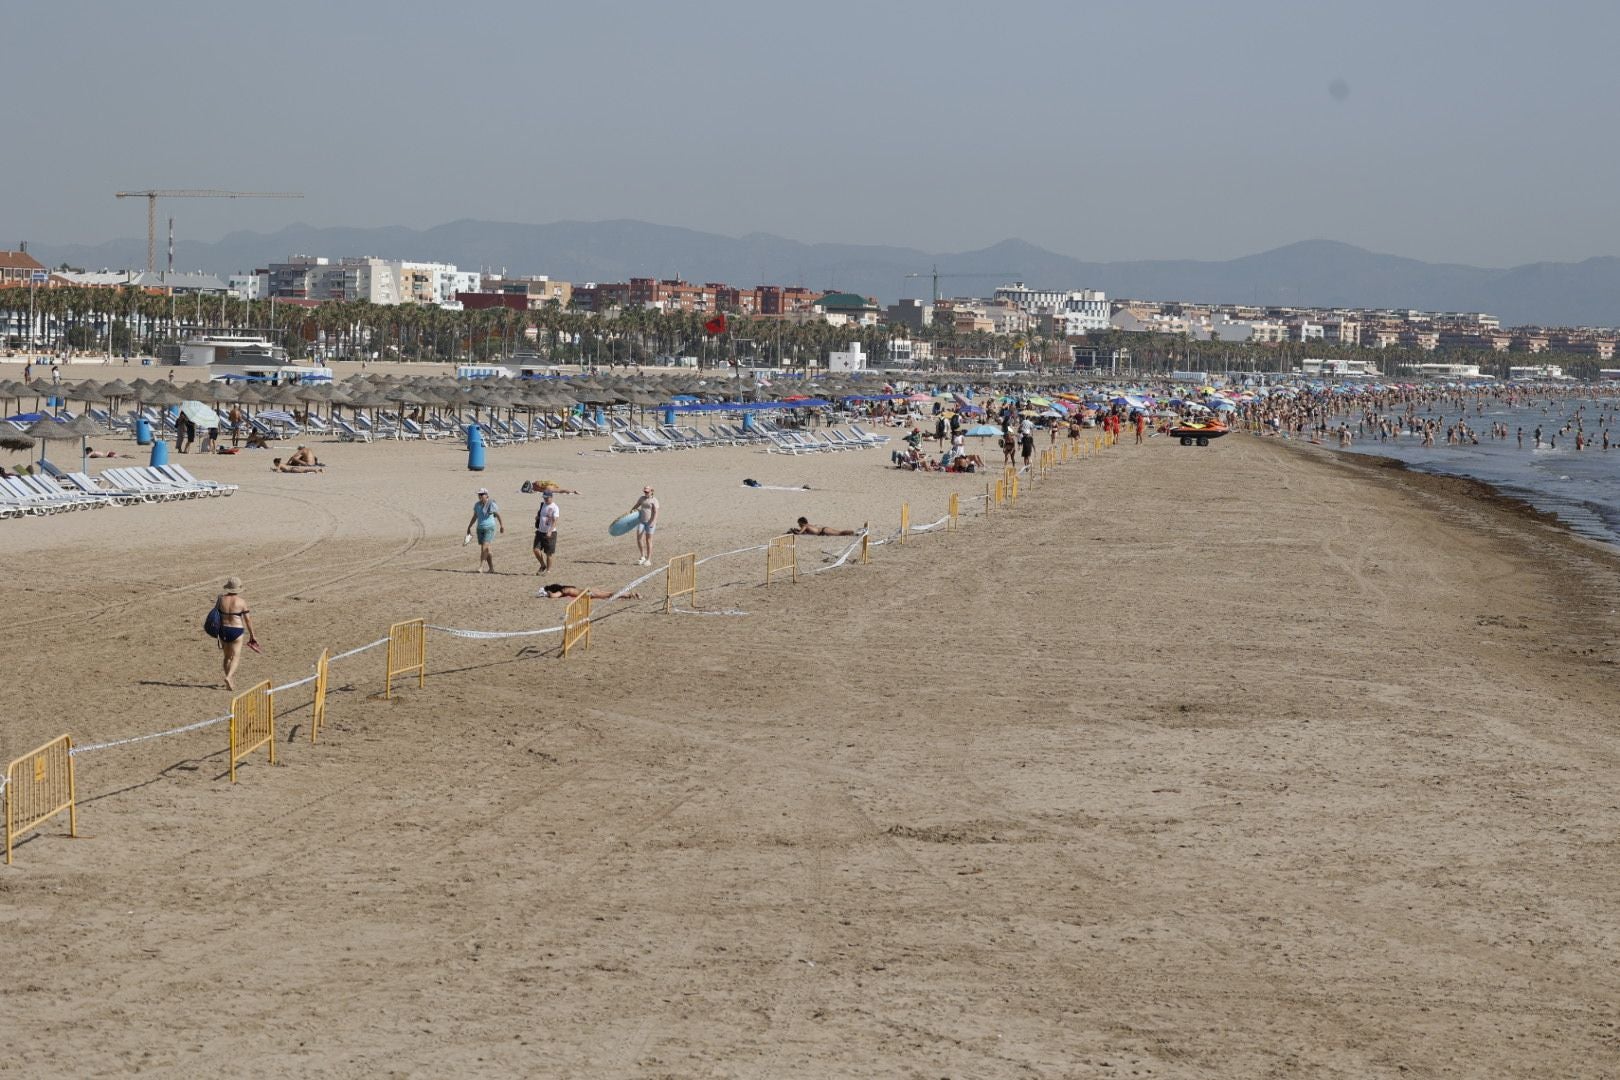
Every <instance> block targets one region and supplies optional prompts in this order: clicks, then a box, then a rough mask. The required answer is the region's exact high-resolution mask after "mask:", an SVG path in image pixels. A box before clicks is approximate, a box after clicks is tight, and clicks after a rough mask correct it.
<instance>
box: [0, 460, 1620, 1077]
mask: <svg viewBox="0 0 1620 1080" xmlns="http://www.w3.org/2000/svg"><path fill="white" fill-rule="evenodd" d="M599 445H600V444H599V443H594V442H590V441H581V442H564V443H552V444H547V445H544V446H539V447H523V448H507V449H495V450H492V451H491V454H490V469H489V470H488V471H487V472H486V473H484V474H482V475H481V476H476V477H475V476H473V475H471V474H469V473H467V472H466V470H465V468H464V467H463V466H464V456H463V453H462V452H460V451H457V450H455V449H454V448H451V447H447V446H443V445H418V444H406V445H373V446H340V445H337V444H320V445H318V446H317V449H318V450H319V452H320V453H321V454H322V456H323V457H325V458H326V459H327V460H329V461H331V462H333V469H332V471H331V472H329V473H327V474H325V475H322V476H277V475H272V474H271V473H269V472H268V471H267V469H266V460H267V456H268V455H262V454H261V455H253V456H250V455H242V456H240V457H238V458H236V459H204V460H199V459H189V460H187V459H181V460H186V463H187V464H189V465H191V466H192V468H193V471H195V472H197V473H199V474H200V475H202V476H205V477H209V478H214V479H222V480H232V481H235V482H238V483H241V484H243V490H242V491H241V492H240V493H238V494H237V495H236V496H234V497H232V498H230V499H212V500H205V501H195V502H190V503H183V504H178V505H164V506H154V507H137V508H128V509H109V510H103V511H90V512H84V513H78V514H69V515H59V516H57V517H55V518H51V519H48V520H41V521H20V522H19V521H12V522H5V523H0V544H3V548H4V551H5V553H6V564H7V566H8V568H9V570H10V572H9V574H8V575H7V577H6V581H5V584H4V586H3V587H0V588H3V590H4V591H3V593H0V595H3V596H4V599H5V605H4V609H3V610H4V613H5V617H4V619H3V620H0V654H3V655H4V656H6V657H7V658H9V659H10V661H11V662H10V663H9V664H8V665H7V666H8V670H9V672H10V674H9V675H8V677H7V679H6V684H5V685H6V689H5V694H4V699H3V700H4V708H3V711H0V718H3V719H0V754H3V755H4V756H6V757H7V758H9V757H10V756H12V755H14V754H16V753H20V752H22V751H23V750H25V749H27V748H28V747H30V746H32V745H34V744H35V743H37V742H39V741H42V740H43V739H45V738H49V737H51V736H53V735H56V734H59V733H60V732H62V731H64V730H65V731H70V732H71V733H72V734H73V735H74V737H75V738H76V739H77V740H79V741H80V742H82V743H88V742H93V741H96V740H102V739H110V738H118V737H122V736H127V735H134V734H139V733H143V732H148V731H154V730H157V729H160V728H163V727H167V726H170V725H173V724H179V723H184V722H187V721H190V720H195V719H202V718H205V717H207V716H211V715H215V714H217V713H219V712H220V711H222V709H223V707H224V705H225V703H226V698H227V695H226V694H225V693H224V691H222V690H220V689H218V688H217V686H216V684H217V681H218V675H217V660H216V654H215V651H214V650H213V648H212V647H211V645H210V643H209V642H207V640H206V639H204V638H203V637H202V636H201V633H200V630H199V624H200V622H201V620H202V617H203V614H204V612H205V611H206V609H207V607H208V605H209V603H210V602H211V601H212V598H213V595H214V592H215V591H216V589H217V585H218V582H219V581H220V580H222V579H223V578H224V577H225V576H226V575H227V574H229V573H238V574H240V575H241V576H242V577H243V578H244V579H245V581H246V587H247V598H248V600H249V602H250V604H251V606H252V608H253V612H254V616H255V619H256V621H257V623H258V625H259V627H260V636H261V638H262V639H263V641H264V644H265V646H266V649H267V652H268V655H267V656H265V657H257V656H252V655H249V656H248V657H247V658H246V660H245V662H244V675H245V677H246V678H247V679H249V680H251V679H257V678H260V677H270V678H273V679H274V680H276V681H277V682H281V681H286V680H290V679H293V678H297V677H300V676H302V675H304V674H306V673H307V672H308V670H309V665H310V663H311V661H312V659H313V657H314V655H315V654H316V653H317V652H318V651H319V649H320V648H322V647H324V646H330V647H332V648H333V649H334V650H341V649H345V648H349V647H352V646H354V645H359V644H362V643H364V642H366V641H369V640H372V639H373V638H375V637H377V636H379V635H380V634H381V632H382V631H383V629H384V628H385V627H386V625H387V624H388V623H389V622H390V621H393V620H395V619H401V618H408V617H413V616H418V615H420V616H425V617H427V618H428V619H429V621H431V622H436V623H444V624H450V625H455V626H462V627H472V628H481V629H516V628H523V627H535V626H545V625H551V624H552V623H554V622H556V621H557V619H558V617H559V615H560V612H561V608H562V605H561V604H560V603H555V602H547V601H542V600H537V599H533V598H532V592H533V590H534V587H535V585H536V584H537V583H538V581H539V580H540V579H537V578H536V577H535V575H534V573H533V561H532V557H531V556H530V555H529V553H528V543H529V535H530V522H531V520H532V517H533V513H534V509H535V505H536V500H535V498H534V497H533V496H521V495H518V494H517V493H516V489H517V487H518V485H519V483H520V482H521V480H522V479H524V478H525V477H531V476H542V475H543V476H550V477H554V478H556V479H558V480H560V481H563V482H564V483H565V484H568V485H569V486H573V487H578V488H580V489H581V490H582V491H583V492H584V494H583V495H581V496H577V497H576V496H565V497H564V498H563V501H562V505H563V513H564V518H563V532H562V547H561V552H560V561H559V569H558V570H557V572H556V574H555V575H554V577H555V578H556V579H558V580H564V581H571V582H577V583H581V584H593V585H599V586H616V585H619V584H622V583H623V582H625V581H628V580H629V579H630V578H632V577H634V576H635V575H636V573H637V569H636V567H635V566H634V565H632V564H633V560H634V557H635V553H634V549H633V545H632V543H631V541H630V539H629V538H624V539H621V540H610V539H609V538H608V537H607V536H606V533H605V525H606V523H607V521H608V520H610V519H611V518H612V517H614V516H616V515H617V514H618V513H619V512H621V511H622V510H623V509H624V508H626V507H627V506H628V505H629V504H630V502H631V501H632V500H633V498H634V497H635V494H636V492H637V491H638V490H639V488H640V486H641V484H642V483H644V482H648V483H653V484H655V485H656V486H657V487H658V491H659V495H660V497H661V498H662V499H663V501H664V506H665V519H664V527H663V528H662V529H661V530H660V533H659V536H658V543H659V552H660V554H661V555H667V554H671V553H675V552H678V551H683V550H694V551H697V552H700V553H704V554H708V553H713V552H718V551H724V550H727V549H730V548H733V547H738V546H741V545H743V544H745V543H754V542H759V541H761V540H763V539H764V538H766V537H768V536H769V535H770V534H771V533H772V532H774V531H778V530H779V529H780V528H781V527H784V526H785V525H787V524H788V523H789V522H790V521H791V520H792V519H793V518H794V517H796V516H797V515H798V514H801V513H803V514H806V515H807V516H809V517H810V518H811V519H812V520H816V521H822V522H826V523H829V524H834V525H859V524H860V523H861V522H863V521H867V520H870V521H872V523H873V526H874V530H875V531H879V532H887V531H890V530H891V529H892V527H893V525H894V524H895V522H896V519H897V515H898V508H899V503H900V502H901V501H902V499H907V498H909V499H910V500H911V503H912V507H913V517H914V520H919V521H922V520H932V518H934V517H936V516H937V515H938V513H940V512H942V511H943V506H944V503H945V499H946V495H947V493H948V492H949V491H950V490H953V489H955V490H959V491H961V492H962V493H964V494H969V493H971V492H973V491H976V490H982V481H979V480H976V479H975V478H959V479H958V478H944V477H935V476H917V475H913V474H901V473H899V472H897V471H894V470H889V469H885V468H883V467H882V463H883V461H884V460H886V457H887V455H886V453H883V452H881V451H868V452H862V453H858V454H857V453H851V454H841V455H828V456H825V457H818V458H783V457H778V456H774V455H764V454H759V453H754V452H748V451H744V450H701V451H691V452H682V453H673V454H662V455H657V456H651V455H648V456H642V457H637V458H631V459H625V458H620V457H610V456H609V455H607V454H604V453H600V452H597V447H598V446H599ZM744 477H754V478H756V479H759V480H761V481H762V482H764V483H768V484H796V483H806V482H808V483H811V484H812V485H813V486H814V489H815V490H813V491H811V492H807V493H804V494H802V495H799V494H793V493H788V492H778V491H753V490H749V489H747V488H744V487H743V486H742V484H741V481H742V479H743V478H744ZM480 482H487V483H488V485H489V486H490V487H491V488H493V489H494V491H495V492H496V497H497V500H498V501H499V502H500V504H501V506H502V509H503V511H504V512H505V516H506V522H507V527H508V528H507V535H506V536H504V537H502V538H501V540H500V542H499V544H498V546H497V566H498V568H499V569H500V570H502V571H503V573H501V574H497V575H494V576H477V575H475V574H473V573H472V572H471V571H472V568H473V566H474V564H475V555H474V552H475V551H476V549H468V548H463V547H462V546H461V537H462V532H463V530H464V528H465V525H466V522H467V518H468V515H469V513H470V504H471V501H472V499H471V492H472V490H473V489H474V488H475V487H476V486H478V484H479V483H480ZM839 546H840V542H838V541H835V540H831V539H828V540H825V541H814V542H810V543H808V544H807V545H806V548H807V553H806V557H805V561H806V563H807V564H813V563H815V562H816V561H817V560H818V559H819V558H820V557H821V554H820V553H822V552H824V551H825V552H832V551H836V550H838V548H839ZM1615 568H1616V564H1615V559H1614V557H1613V556H1612V555H1611V554H1610V553H1608V552H1606V551H1602V550H1599V549H1597V548H1594V547H1592V546H1590V545H1587V544H1584V543H1582V542H1580V541H1577V540H1574V539H1572V538H1570V537H1568V536H1567V535H1565V534H1563V533H1562V532H1560V531H1559V530H1557V529H1556V528H1553V527H1550V526H1549V525H1547V524H1546V523H1544V522H1542V521H1540V520H1538V519H1536V518H1535V517H1533V516H1530V515H1526V514H1523V513H1520V512H1516V511H1515V510H1514V509H1513V508H1512V507H1510V506H1507V505H1503V504H1500V503H1497V502H1493V501H1491V500H1487V499H1481V498H1478V497H1475V494H1474V493H1472V492H1471V491H1470V490H1469V489H1468V487H1467V486H1466V485H1462V484H1458V483H1454V482H1446V481H1439V480H1435V479H1433V478H1427V477H1422V476H1417V475H1413V474H1407V473H1402V472H1398V471H1394V470H1388V469H1381V468H1379V466H1378V465H1377V464H1376V463H1373V462H1367V461H1363V460H1352V459H1348V458H1340V457H1333V456H1330V455H1328V454H1324V453H1315V452H1311V451H1307V450H1303V449H1301V448H1297V447H1293V446H1286V445H1282V444H1278V443H1272V442H1268V441H1259V440H1252V439H1247V438H1232V439H1227V440H1224V441H1222V442H1221V443H1218V444H1216V445H1215V446H1214V447H1211V448H1210V449H1207V450H1192V449H1184V448H1181V447H1178V446H1175V445H1174V444H1172V443H1171V442H1170V441H1169V440H1165V439H1157V440H1153V441H1152V442H1150V444H1149V445H1148V446H1146V447H1145V448H1137V447H1134V446H1129V445H1126V446H1121V447H1119V448H1117V449H1116V450H1113V451H1111V452H1109V453H1108V454H1107V455H1105V456H1104V457H1102V458H1099V459H1095V460H1086V461H1081V462H1076V463H1071V464H1068V465H1066V466H1064V467H1063V468H1062V469H1061V470H1060V471H1059V472H1058V474H1057V476H1056V477H1055V478H1054V479H1052V480H1050V481H1048V482H1047V483H1045V484H1044V485H1039V486H1037V487H1036V488H1035V489H1034V490H1033V491H1032V492H1028V493H1026V495H1025V497H1024V498H1023V499H1021V500H1020V502H1019V503H1018V504H1017V506H1016V507H1015V508H1014V509H1013V510H1012V511H1011V512H1009V513H1007V514H1006V515H1004V516H999V517H996V518H992V519H990V520H988V521H986V520H979V519H976V518H975V519H973V520H970V521H968V522H967V523H966V524H965V527H964V529H963V530H962V531H961V532H959V533H956V534H953V535H937V534H935V535H929V536H925V537H919V538H918V539H917V540H916V542H914V543H911V544H908V545H907V546H906V547H905V548H904V549H900V548H897V547H894V546H885V547H883V548H880V549H879V550H878V551H877V553H876V556H875V559H874V562H873V563H872V564H871V565H869V566H854V567H848V568H844V569H840V570H837V571H834V572H830V573H826V574H821V575H818V576H815V577H813V578H810V579H808V580H805V581H801V582H800V583H799V584H798V585H776V586H772V587H771V588H769V589H764V588H761V587H759V586H758V584H757V581H758V578H759V576H760V571H761V570H762V563H761V559H760V557H759V556H758V555H755V554H750V555H748V556H746V557H737V558H734V559H729V560H720V561H718V562H716V563H712V564H710V565H709V566H707V567H705V568H704V571H703V578H702V581H703V585H704V592H703V595H702V596H701V597H700V604H701V605H702V606H704V607H706V608H711V609H722V608H725V609H736V610H741V611H746V612H747V613H748V614H747V615H746V616H731V617H727V616H707V617H705V616H696V615H671V616H666V615H663V614H660V613H658V612H657V610H656V609H657V606H658V605H657V604H656V603H653V602H651V601H646V602H642V603H639V604H626V605H616V607H618V608H621V609H622V610H618V611H616V612H615V613H614V614H611V615H610V616H609V617H607V618H605V619H603V620H601V621H600V622H599V623H598V624H597V626H596V632H595V643H594V646H593V647H592V648H591V650H590V651H589V652H588V653H586V654H584V655H578V656H574V657H570V658H569V659H567V660H561V659H559V658H557V657H556V655H555V644H556V639H555V638H554V637H548V638H545V639H541V640H539V641H535V640H532V639H517V640H511V641H499V642H475V641H464V640H459V639H454V638H448V637H444V636H440V635H436V636H434V637H432V638H431V639H430V641H429V678H428V681H427V687H426V689H425V690H417V689H416V688H415V686H414V685H411V686H409V687H408V688H407V689H405V690H404V691H403V692H402V693H400V694H399V695H397V696H396V698H395V700H393V701H392V702H387V701H383V700H381V699H380V698H379V697H378V696H377V693H376V692H377V690H378V689H379V684H380V678H381V667H382V660H381V657H380V656H379V655H378V654H377V653H376V652H372V653H368V654H366V655H364V656H362V657H359V658H357V659H355V660H353V661H350V662H348V663H347V664H345V665H343V666H342V667H340V668H339V669H338V670H337V673H336V677H335V682H336V683H338V684H342V687H341V689H339V690H337V691H335V692H334V693H333V695H332V697H331V701H330V706H329V708H330V718H329V729H328V734H327V736H326V737H325V738H324V739H323V741H322V743H321V744H320V745H319V746H317V747H311V746H310V745H309V744H308V742H307V741H306V738H307V735H306V731H307V729H306V725H307V723H308V715H309V713H308V708H307V701H308V696H307V691H294V692H290V693H288V694H287V695H285V696H284V698H283V699H281V700H279V701H278V706H279V710H278V711H279V712H280V713H281V716H280V718H279V723H280V725H281V726H280V733H281V743H282V745H281V760H282V764H281V766H280V767H277V768H273V769H272V768H269V767H267V766H266V765H264V764H263V763H262V758H256V759H255V761H254V763H253V764H250V765H249V766H247V767H246V768H245V769H244V770H243V771H242V779H241V782H240V783H239V784H237V785H236V786H234V787H233V786H231V785H230V784H228V783H227V782H226V781H225V780H224V779H222V774H223V772H224V768H225V765H224V761H223V754H222V753H221V749H222V746H223V742H224V732H223V731H222V730H221V729H219V728H213V729H210V730H208V731H205V732H200V733H197V734H194V735H185V736H176V737H174V738H171V739H163V740H156V741H153V742H147V743H143V744H140V745H138V746H136V747H133V748H129V749H118V750H109V751H105V752H101V753H97V754H90V755H86V756H83V757H81V758H79V759H78V760H79V767H80V773H79V778H80V790H81V795H82V798H83V805H82V808H81V813H80V826H81V831H82V832H84V833H86V834H88V835H89V836H90V837H91V838H90V839H82V840H78V841H70V840H67V839H65V838H63V836H62V833H63V832H64V830H63V829H62V828H60V827H57V826H55V825H53V826H51V827H48V828H47V829H45V830H44V833H43V835H41V836H40V837H38V838H36V839H31V840H29V841H28V842H26V843H24V844H23V845H22V846H21V847H20V848H19V850H18V852H17V862H16V865H15V866H13V867H11V868H9V869H5V870H0V932H3V934H4V938H5V941H6V942H7V945H8V948H7V950H6V952H7V961H6V978H5V980H4V986H3V989H0V1018H3V1020H4V1027H5V1031H6V1043H7V1053H6V1054H5V1055H4V1057H0V1074H6V1075H18V1076H30V1077H33V1076H75V1077H78V1076H110V1075H122V1074H125V1073H128V1072H132V1071H136V1070H141V1071H145V1072H149V1073H152V1074H157V1075H182V1076H215V1075H248V1076H337V1077H357V1078H358V1077H372V1076H380V1075H388V1076H634V1077H696V1076H718V1077H770V1076H779V1077H823V1076H868V1077H894V1076H905V1077H930V1078H934V1077H1089V1076H1155V1077H1211V1076H1221V1077H1256V1076H1275V1077H1293V1076H1330V1077H1382V1076H1390V1077H1394V1076H1481V1077H1483V1076H1491V1077H1497V1076H1537V1077H1572V1076H1608V1075H1614V1074H1615V1072H1616V1063H1617V1062H1620V1029H1617V1027H1616V1022H1617V1017H1620V1005H1617V1002H1620V973H1617V971H1616V968H1615V965H1614V960H1613V958H1614V955H1615V950H1616V947H1617V946H1620V932H1617V923H1620V905H1617V904H1616V902H1615V897H1616V895H1617V893H1620V859H1617V855H1620V849H1617V846H1616V840H1615V837H1616V835H1617V834H1620V806H1617V804H1620V797H1617V795H1616V791H1617V789H1620V755H1617V753H1616V748H1615V740H1614V735H1613V726H1614V716H1615V713H1616V709H1615V705H1616V698H1617V695H1616V693H1615V689H1614V686H1613V676H1612V664H1613V661H1614V657H1615V655H1616V650H1615V619H1616V616H1615V614H1614V608H1615V607H1616V606H1620V605H1617V604H1616V600H1615V584H1614V582H1615V578H1614V571H1615Z"/></svg>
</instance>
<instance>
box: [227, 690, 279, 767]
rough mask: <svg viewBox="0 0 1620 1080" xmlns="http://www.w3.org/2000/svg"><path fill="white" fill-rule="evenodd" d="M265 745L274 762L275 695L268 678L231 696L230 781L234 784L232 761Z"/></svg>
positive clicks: (234, 762)
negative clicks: (271, 690)
mask: <svg viewBox="0 0 1620 1080" xmlns="http://www.w3.org/2000/svg"><path fill="white" fill-rule="evenodd" d="M266 745H268V746H269V747H270V764H272V765H274V764H275V763H276V696H275V695H274V694H272V693H271V692H270V680H269V679H266V680H264V682H262V683H260V684H259V685H258V686H255V687H252V688H251V689H248V690H244V691H242V692H241V693H240V694H237V695H236V696H235V697H234V698H232V699H231V783H233V784H234V783H236V763H237V762H238V761H241V760H243V759H244V758H246V757H247V756H248V755H249V754H251V753H253V751H255V750H257V749H258V748H259V747H261V746H266Z"/></svg>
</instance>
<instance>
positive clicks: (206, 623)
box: [203, 600, 225, 638]
mask: <svg viewBox="0 0 1620 1080" xmlns="http://www.w3.org/2000/svg"><path fill="white" fill-rule="evenodd" d="M224 626H225V620H224V618H223V617H222V616H221V615H220V611H219V601H218V600H215V601H214V606H213V607H212V608H210V609H209V612H208V617H207V618H206V619H204V620H203V633H205V634H207V635H208V636H209V637H211V638H217V637H219V632H220V630H221V629H222V628H223V627H224Z"/></svg>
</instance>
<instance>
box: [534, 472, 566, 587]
mask: <svg viewBox="0 0 1620 1080" xmlns="http://www.w3.org/2000/svg"><path fill="white" fill-rule="evenodd" d="M561 516H562V511H561V510H559V509H558V508H557V496H556V495H555V494H553V493H552V490H551V489H550V488H543V489H542V490H541V492H540V509H539V510H538V511H537V512H536V513H535V515H534V557H535V560H536V561H537V562H539V564H540V569H539V570H537V571H536V573H540V574H543V573H545V572H546V571H547V570H550V569H551V560H552V558H553V557H554V556H555V555H556V554H557V519H558V518H559V517H561Z"/></svg>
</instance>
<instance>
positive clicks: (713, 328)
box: [703, 311, 726, 337]
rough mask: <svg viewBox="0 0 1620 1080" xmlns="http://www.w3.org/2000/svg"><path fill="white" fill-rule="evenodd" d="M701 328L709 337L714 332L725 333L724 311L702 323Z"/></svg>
mask: <svg viewBox="0 0 1620 1080" xmlns="http://www.w3.org/2000/svg"><path fill="white" fill-rule="evenodd" d="M703 329H705V330H707V331H708V332H709V334H710V336H711V337H712V336H713V335H715V334H723V333H725V332H726V313H725V312H723V311H722V312H721V313H720V314H718V315H716V316H715V317H714V318H712V319H710V320H709V321H708V322H706V323H704V324H703Z"/></svg>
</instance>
